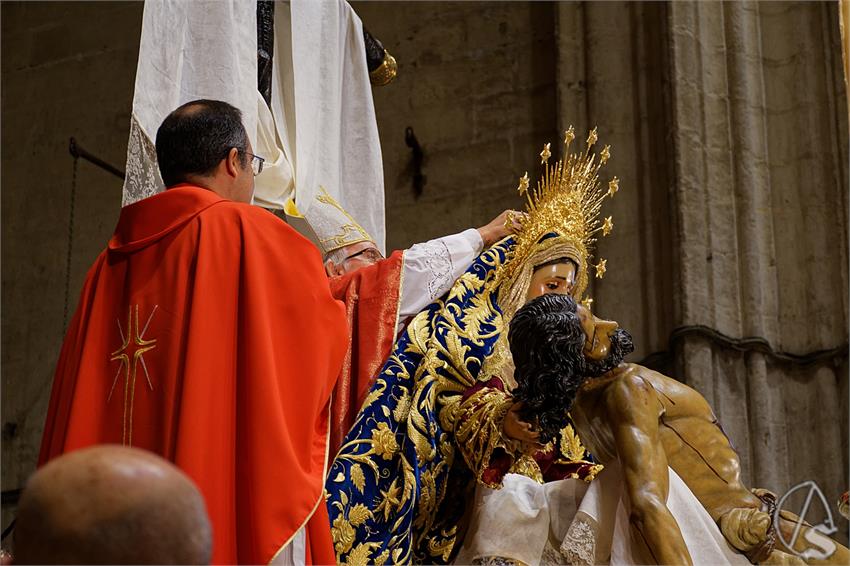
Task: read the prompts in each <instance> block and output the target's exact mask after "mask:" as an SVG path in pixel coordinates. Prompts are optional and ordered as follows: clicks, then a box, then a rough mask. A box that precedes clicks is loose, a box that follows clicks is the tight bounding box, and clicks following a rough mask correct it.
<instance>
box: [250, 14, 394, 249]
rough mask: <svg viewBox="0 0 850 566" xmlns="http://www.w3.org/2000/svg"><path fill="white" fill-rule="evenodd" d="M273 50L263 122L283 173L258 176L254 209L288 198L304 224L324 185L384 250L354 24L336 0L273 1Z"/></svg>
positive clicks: (361, 53)
mask: <svg viewBox="0 0 850 566" xmlns="http://www.w3.org/2000/svg"><path fill="white" fill-rule="evenodd" d="M274 51H275V52H274V59H273V61H274V70H273V73H272V101H271V114H272V115H271V116H267V117H266V119H267V120H270V121H268V122H267V123H268V124H273V126H274V128H276V131H275V132H274V133H275V134H276V136H277V139H278V141H279V143H280V147H281V149H282V152H283V154H284V156H285V158H286V162H285V163H281V164H280V167H281V168H284V169H285V168H286V167H288V168H289V169H288V171H286V172H283V173H281V174H280V175H279V176H278V177H279V178H280V179H281V180H283V181H284V182H275V183H269V182H265V180H262V181H261V179H260V178H258V182H257V187H256V191H255V193H254V199H255V203H256V204H260V205H262V206H266V207H269V208H277V209H282V208H284V207H285V205H286V201H287V200H288V199H289V198H294V200H295V204H296V205H297V207H298V210H299V212H300V213H301V214H303V215H304V216H305V217H306V219H307V221H308V222H309V221H310V210H311V208H312V206H313V204H314V202H315V197H316V195H317V194H318V193H319V191H320V188H321V187H323V188H324V189H325V190H327V192H328V193H329V194H330V195H331V196H333V197H334V198H335V199H336V200H337V201H338V202H339V203H340V204H341V205H342V206H343V208H345V209H346V210H347V211H348V212H349V214H351V216H352V217H354V219H355V220H357V222H359V223H360V225H361V226H363V228H365V229H366V231H367V232H368V233H369V235H371V236H372V238H373V239H374V241H375V243H376V244H377V246H378V248H379V249H380V250H381V251H382V252H383V251H384V247H385V246H384V242H385V223H384V173H383V165H382V161H381V146H380V141H379V139H378V126H377V122H376V120H375V108H374V104H373V101H372V90H371V88H372V87H371V85H370V83H369V72H368V69H367V67H366V53H365V47H364V43H363V27H362V24H361V22H360V18H358V17H357V14H355V13H354V10H352V8H351V6H349V5H348V4H347V3H346V2H344V1H343V0H318V1H317V0H292V1H291V2H280V3H278V4H277V5H276V6H275V48H274ZM266 129H267V128H266ZM262 130H263V128H262V127H261V131H262ZM261 177H262V176H261Z"/></svg>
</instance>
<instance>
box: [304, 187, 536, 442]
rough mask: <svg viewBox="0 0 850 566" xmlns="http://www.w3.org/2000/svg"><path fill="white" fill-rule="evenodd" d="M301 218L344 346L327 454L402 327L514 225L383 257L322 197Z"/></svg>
mask: <svg viewBox="0 0 850 566" xmlns="http://www.w3.org/2000/svg"><path fill="white" fill-rule="evenodd" d="M316 200H317V202H314V203H313V205H312V207H310V212H309V213H307V214H306V220H307V222H308V223H309V224H310V227H311V228H312V229H313V231H314V232H315V233H316V236H317V238H318V240H319V246H320V247H321V248H322V252H323V253H324V255H325V271H326V272H327V274H328V276H329V277H330V283H331V293H332V294H333V296H334V297H335V298H337V299H339V300H341V301H343V302H344V303H345V309H346V316H347V318H348V326H349V328H350V330H351V334H350V342H349V343H350V347H349V349H348V353H347V354H346V356H345V361H344V362H343V365H342V371H341V372H340V377H339V380H338V381H337V384H336V388H335V389H334V394H333V397H334V402H333V405H332V407H331V441H330V446H331V452H332V456H333V455H334V454H335V453H336V451H337V449H339V447H340V446H341V445H342V440H343V438H344V437H345V435H346V434H347V433H348V430H349V429H350V428H351V425H352V424H353V423H354V418H355V417H356V416H357V413H358V411H359V410H360V406H361V405H362V404H363V400H364V399H365V397H366V393H367V392H368V390H369V387H370V385H371V384H372V380H373V378H374V377H375V375H376V374H377V372H378V371H380V369H381V367H382V366H383V365H384V362H385V361H386V360H387V357H388V356H389V354H390V350H391V349H392V346H393V343H395V338H396V336H398V334H399V331H400V330H401V329H402V328H403V327H404V325H405V324H406V322H407V321H408V320H409V319H410V318H412V317H414V316H416V315H417V314H419V312H420V311H421V310H422V309H424V308H425V307H426V306H428V304H430V303H431V302H432V301H434V300H435V299H437V298H439V297H441V296H442V295H444V294H445V293H446V292H447V291H448V290H449V289H450V288H451V286H452V285H453V284H454V282H455V281H456V280H457V278H458V277H460V276H461V275H463V273H464V272H465V271H466V269H467V268H468V267H469V266H470V264H472V262H473V261H474V260H475V258H476V257H478V255H479V254H480V253H481V252H482V251H483V249H484V248H485V247H487V246H490V245H491V244H493V243H495V242H497V241H498V240H501V239H502V238H504V237H505V236H507V235H508V234H510V233H511V232H512V231H513V230H515V229H516V228H518V227H519V222H518V219H519V216H520V215H521V213H519V212H515V211H508V210H506V211H504V212H503V213H502V214H500V215H499V216H497V217H496V218H495V219H494V220H492V221H491V222H490V223H489V224H487V225H486V226H482V227H481V228H470V229H468V230H465V231H463V232H460V233H459V234H453V235H451V236H445V237H443V238H437V239H434V240H430V241H428V242H424V243H420V244H414V245H413V246H411V247H410V248H408V249H406V250H404V251H399V250H397V251H394V252H393V253H392V254H390V256H389V257H387V258H384V257H383V255H382V254H381V252H380V251H379V250H378V248H377V246H376V245H375V242H374V241H373V240H372V237H371V236H370V235H369V234H368V233H367V232H366V230H365V229H364V228H363V227H362V226H361V225H360V224H359V223H358V222H357V221H356V220H354V218H352V216H351V215H350V214H349V213H348V212H346V211H345V209H343V207H342V205H340V204H339V203H338V202H337V201H336V200H335V199H334V198H333V197H332V196H331V195H329V194H328V193H327V192H325V191H322V192H321V193H320V194H319V195H318V196H317V197H316Z"/></svg>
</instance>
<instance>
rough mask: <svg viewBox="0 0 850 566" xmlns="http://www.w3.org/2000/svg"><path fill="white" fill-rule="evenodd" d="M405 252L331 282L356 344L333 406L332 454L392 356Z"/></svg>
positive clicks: (339, 381) (336, 392)
mask: <svg viewBox="0 0 850 566" xmlns="http://www.w3.org/2000/svg"><path fill="white" fill-rule="evenodd" d="M402 265H403V254H402V252H400V251H396V252H393V254H392V255H391V256H390V257H388V258H387V259H384V260H382V261H379V262H377V263H375V264H372V265H369V266H367V267H362V268H360V269H358V270H356V271H353V272H351V273H347V274H345V275H341V276H339V277H332V278H331V280H330V281H331V293H332V294H333V296H334V297H335V298H337V299H339V300H341V301H344V302H345V313H346V316H347V318H348V325H349V328H350V329H351V346H350V348H349V349H348V353H347V354H346V356H345V361H344V362H343V364H342V372H340V376H339V380H338V381H337V385H336V388H335V389H334V393H333V399H334V402H333V407H332V408H331V440H330V447H331V449H330V450H331V456H333V455H334V454H336V452H337V450H339V447H340V446H342V440H343V438H345V435H346V434H348V431H349V429H350V428H351V425H353V424H354V418H355V417H356V416H357V413H358V412H359V411H360V405H362V404H363V400H364V399H365V397H366V393H367V392H368V390H369V386H370V385H371V384H372V379H373V378H374V377H375V375H377V373H378V372H379V371H381V367H382V366H383V365H384V362H385V361H387V358H388V357H389V355H390V349H392V346H393V343H394V342H395V327H396V324H397V322H398V309H399V300H400V294H401V284H402V282H401V269H402Z"/></svg>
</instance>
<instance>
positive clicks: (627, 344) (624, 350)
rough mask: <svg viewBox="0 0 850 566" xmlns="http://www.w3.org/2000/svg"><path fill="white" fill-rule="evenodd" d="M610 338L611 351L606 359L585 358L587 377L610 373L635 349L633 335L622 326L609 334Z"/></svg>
mask: <svg viewBox="0 0 850 566" xmlns="http://www.w3.org/2000/svg"><path fill="white" fill-rule="evenodd" d="M609 339H610V340H611V351H610V352H609V353H608V356H607V357H606V358H605V359H602V360H589V359H587V358H585V360H584V363H585V371H584V375H585V376H586V377H599V376H600V375H603V374H605V373H608V372H609V371H611V370H612V369H614V368H615V367H617V366H618V365H620V364H621V363H623V358H625V357H626V356H628V355H629V354H631V353H632V352H634V351H635V345H634V344H633V343H632V335H631V334H629V333H628V332H626V331H625V330H623V329H622V328H618V329H617V330H615V331H614V333H613V334H611V335H610V336H609Z"/></svg>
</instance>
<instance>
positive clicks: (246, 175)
mask: <svg viewBox="0 0 850 566" xmlns="http://www.w3.org/2000/svg"><path fill="white" fill-rule="evenodd" d="M156 146H157V147H156V149H157V157H158V161H159V167H160V171H161V173H162V177H163V181H164V182H165V185H166V186H167V187H169V189H168V190H167V191H165V192H163V193H160V194H158V195H155V196H153V197H150V198H147V199H145V200H142V201H140V202H138V203H135V204H132V205H130V206H127V207H125V208H124V209H123V210H122V211H121V216H120V219H119V221H118V226H117V228H116V230H115V234H114V236H113V237H112V239H111V240H110V241H109V244H108V246H107V248H106V250H105V251H104V252H103V253H101V255H100V256H99V257H98V258H97V260H96V261H95V263H94V265H93V266H92V267H91V269H90V271H89V273H88V276H87V278H86V281H85V284H84V286H83V291H82V295H81V297H80V303H79V306H78V308H77V311H76V314H75V315H74V318H73V320H72V322H71V325H70V327H69V329H68V333H67V336H66V338H65V342H64V344H63V347H62V352H61V356H60V359H59V364H58V367H57V369H56V376H55V380H54V384H53V392H52V396H51V399H50V407H49V411H48V416H47V423H46V426H45V431H44V437H43V440H42V448H41V457H40V463H41V464H43V463H45V462H47V461H48V460H50V459H51V458H53V457H55V456H58V455H60V454H62V453H64V452H68V451H71V450H74V449H77V448H81V447H84V446H89V445H92V444H100V443H116V444H124V445H127V446H135V447H138V448H144V449H147V450H150V451H152V452H156V453H158V454H160V455H162V456H164V457H165V458H167V459H169V460H171V461H172V462H174V463H176V464H177V465H178V466H179V467H180V468H181V469H182V470H184V471H185V472H186V473H187V474H188V475H189V476H190V477H191V478H192V479H193V480H194V481H195V483H196V484H197V485H198V487H199V488H200V490H201V492H202V493H203V495H204V498H205V500H206V504H207V509H208V511H209V515H210V518H211V520H212V525H213V562H214V563H226V564H236V563H246V564H264V563H268V562H296V563H319V564H327V563H333V562H334V561H335V555H334V552H333V546H332V542H331V538H330V525H329V524H328V518H327V511H326V507H325V505H320V503H322V502H323V501H324V499H323V497H322V486H323V482H324V477H325V467H326V463H327V458H328V443H327V438H328V432H329V427H328V425H329V416H330V413H329V402H330V397H331V391H332V389H333V387H334V384H335V382H336V379H337V376H338V375H339V371H340V367H341V364H342V360H343V356H344V355H345V351H346V348H347V346H348V338H347V329H346V323H345V310H344V307H343V305H342V304H341V303H340V302H338V301H336V300H334V299H333V298H332V296H331V293H330V290H329V288H328V281H327V278H326V276H325V274H324V272H323V270H322V262H321V257H320V254H319V252H318V251H317V250H316V248H315V247H314V246H313V245H312V244H311V243H310V242H309V241H308V240H306V239H304V238H303V237H301V236H300V235H298V234H297V233H296V232H295V231H294V230H292V229H291V228H290V227H289V226H287V225H286V223H284V222H282V221H281V220H280V219H278V218H276V217H275V216H274V215H272V214H271V213H269V212H267V211H265V210H263V209H261V208H258V207H253V206H250V205H249V204H247V203H248V202H250V200H251V195H252V192H253V176H254V174H256V173H259V170H261V169H262V159H261V158H259V157H257V156H255V155H253V154H252V153H251V152H252V149H251V144H250V142H249V140H248V137H247V135H246V133H245V129H244V127H243V125H242V122H241V116H240V114H239V111H238V110H237V109H236V108H234V107H232V106H230V105H229V104H226V103H223V102H218V101H196V102H192V103H189V104H186V105H184V106H181V107H180V108H178V109H177V110H175V111H174V112H172V113H171V114H170V115H169V116H168V117H167V118H166V119H165V121H164V122H163V124H162V126H161V127H160V128H159V131H158V132H157V140H156ZM252 169H253V171H252ZM239 201H241V202H239Z"/></svg>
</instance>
